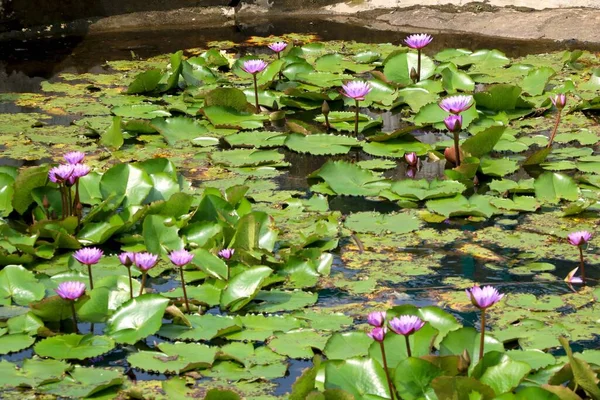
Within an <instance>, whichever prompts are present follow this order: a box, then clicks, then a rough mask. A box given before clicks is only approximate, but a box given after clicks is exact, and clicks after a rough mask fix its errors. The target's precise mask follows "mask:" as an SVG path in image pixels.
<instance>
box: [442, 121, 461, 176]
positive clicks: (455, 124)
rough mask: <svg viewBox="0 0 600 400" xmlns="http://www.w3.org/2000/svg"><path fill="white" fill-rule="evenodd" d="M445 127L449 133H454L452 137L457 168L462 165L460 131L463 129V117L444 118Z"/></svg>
mask: <svg viewBox="0 0 600 400" xmlns="http://www.w3.org/2000/svg"><path fill="white" fill-rule="evenodd" d="M444 125H446V128H447V129H448V131H450V132H451V133H452V137H453V139H454V160H455V161H456V166H457V167H458V166H459V165H460V144H459V139H460V136H459V134H460V130H461V129H462V115H455V114H450V115H448V116H447V117H446V118H444Z"/></svg>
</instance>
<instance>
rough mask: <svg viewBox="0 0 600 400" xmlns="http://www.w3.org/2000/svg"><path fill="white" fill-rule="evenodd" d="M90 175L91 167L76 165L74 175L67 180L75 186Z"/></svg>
mask: <svg viewBox="0 0 600 400" xmlns="http://www.w3.org/2000/svg"><path fill="white" fill-rule="evenodd" d="M89 173H90V167H89V166H87V165H86V164H74V165H73V173H72V174H71V176H70V177H69V179H68V180H67V181H68V183H69V184H70V185H74V184H75V182H77V180H78V179H79V178H81V177H83V176H86V175H87V174H89Z"/></svg>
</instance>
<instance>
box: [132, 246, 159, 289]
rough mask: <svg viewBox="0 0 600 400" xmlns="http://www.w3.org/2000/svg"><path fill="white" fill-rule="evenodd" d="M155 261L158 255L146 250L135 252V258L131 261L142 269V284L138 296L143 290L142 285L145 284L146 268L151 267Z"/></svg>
mask: <svg viewBox="0 0 600 400" xmlns="http://www.w3.org/2000/svg"><path fill="white" fill-rule="evenodd" d="M157 262H158V255H156V254H152V253H148V252H143V253H136V254H135V260H134V261H133V263H134V264H135V266H136V267H138V268H139V269H140V270H141V271H142V285H141V286H140V294H139V295H138V296H141V295H142V293H143V292H144V286H146V276H147V275H148V270H149V269H150V268H153V267H154V266H155V265H156V263H157Z"/></svg>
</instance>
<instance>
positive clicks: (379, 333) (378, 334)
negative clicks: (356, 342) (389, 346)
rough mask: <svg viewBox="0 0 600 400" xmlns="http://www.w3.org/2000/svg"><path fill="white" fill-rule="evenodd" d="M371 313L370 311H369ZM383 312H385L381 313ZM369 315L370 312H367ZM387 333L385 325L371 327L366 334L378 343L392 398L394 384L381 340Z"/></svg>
mask: <svg viewBox="0 0 600 400" xmlns="http://www.w3.org/2000/svg"><path fill="white" fill-rule="evenodd" d="M371 314H372V313H371ZM383 314H385V313H383ZM369 316H370V314H369ZM386 333H387V328H386V327H385V326H377V327H375V328H373V329H371V331H370V332H367V336H369V337H370V338H371V339H373V340H374V341H376V342H377V343H379V348H380V349H381V359H382V360H383V369H384V370H385V377H386V378H387V382H388V387H389V389H390V395H391V396H392V400H393V399H394V386H393V385H392V379H391V378H390V371H389V368H388V363H387V357H386V355H385V346H384V344H383V341H384V339H385V334H386Z"/></svg>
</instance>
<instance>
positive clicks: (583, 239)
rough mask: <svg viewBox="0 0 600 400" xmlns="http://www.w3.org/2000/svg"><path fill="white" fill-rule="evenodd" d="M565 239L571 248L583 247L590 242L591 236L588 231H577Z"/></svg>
mask: <svg viewBox="0 0 600 400" xmlns="http://www.w3.org/2000/svg"><path fill="white" fill-rule="evenodd" d="M567 238H568V240H569V243H571V244H572V245H573V246H583V245H584V244H586V243H587V242H589V241H590V239H591V238H592V234H591V233H590V232H588V231H579V232H573V233H570V234H569V236H567Z"/></svg>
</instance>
